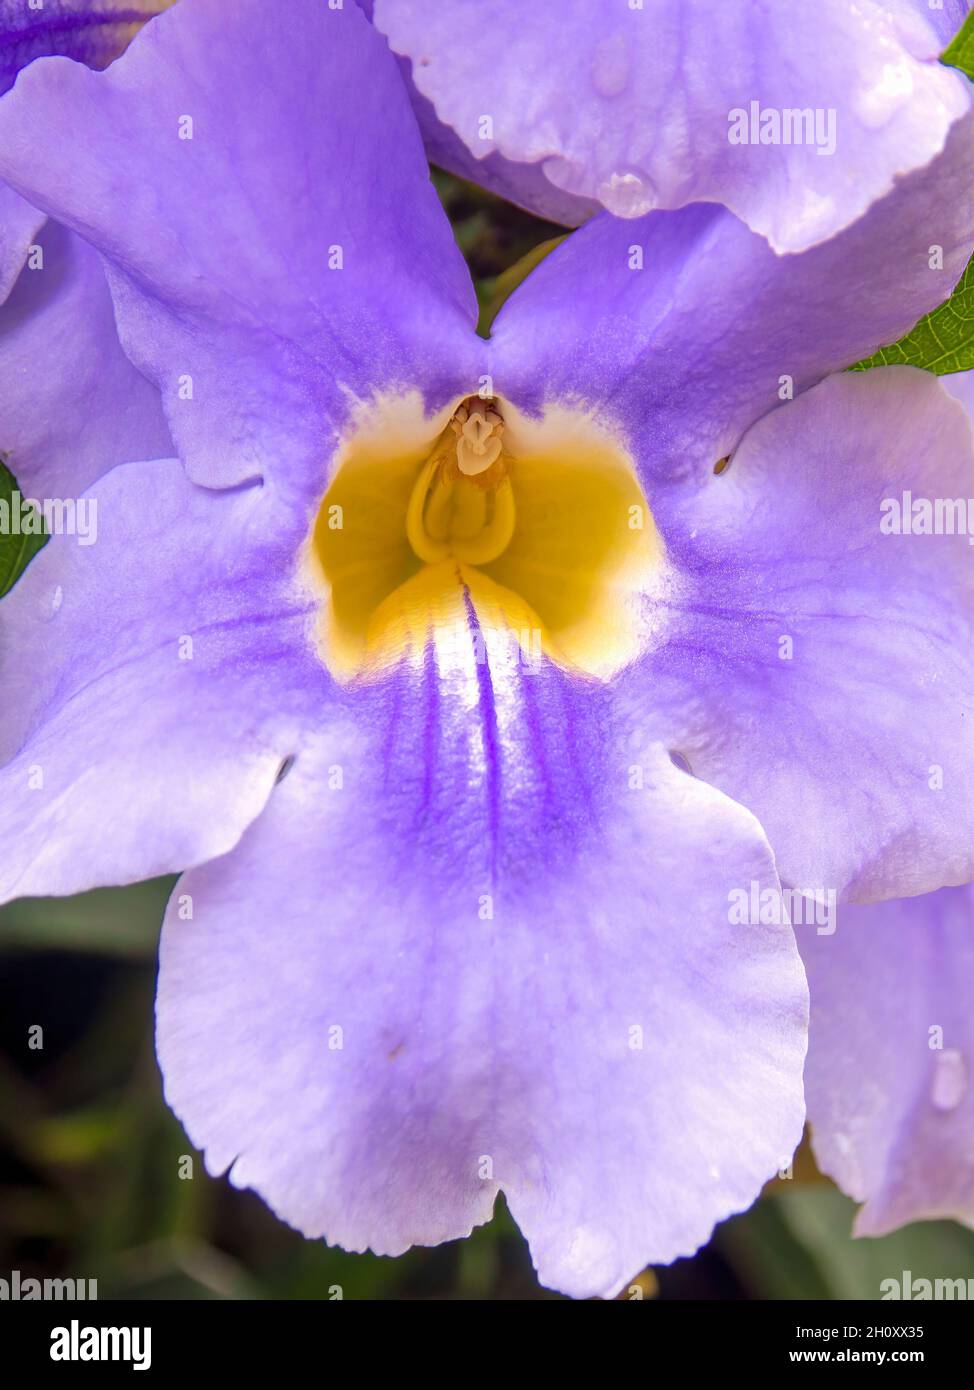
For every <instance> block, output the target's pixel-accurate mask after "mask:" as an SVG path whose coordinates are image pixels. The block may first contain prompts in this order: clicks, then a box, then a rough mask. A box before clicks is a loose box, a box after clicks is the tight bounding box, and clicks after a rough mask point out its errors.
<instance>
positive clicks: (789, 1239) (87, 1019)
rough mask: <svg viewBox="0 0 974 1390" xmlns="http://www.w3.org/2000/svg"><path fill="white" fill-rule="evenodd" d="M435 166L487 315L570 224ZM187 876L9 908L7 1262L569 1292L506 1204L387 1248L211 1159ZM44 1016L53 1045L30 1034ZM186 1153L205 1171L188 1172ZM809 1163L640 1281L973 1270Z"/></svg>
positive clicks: (0, 1183) (236, 1289)
mask: <svg viewBox="0 0 974 1390" xmlns="http://www.w3.org/2000/svg"><path fill="white" fill-rule="evenodd" d="M434 182H435V184H436V187H437V190H438V192H439V194H440V197H441V199H442V201H443V204H444V206H445V208H446V210H447V212H448V214H449V216H450V219H451V222H452V224H453V226H454V230H455V234H456V238H457V241H458V243H459V245H460V248H461V250H462V251H463V253H464V255H465V256H466V258H467V260H468V263H469V264H470V267H471V270H472V272H473V274H474V278H475V282H476V284H477V287H478V297H479V299H480V304H481V310H482V316H481V325H482V327H484V326H485V325H486V323H487V321H488V320H489V317H490V314H491V313H492V312H493V311H494V309H495V308H496V305H497V302H498V300H499V299H502V298H503V295H504V293H505V292H509V290H510V288H511V287H512V284H513V283H514V282H516V279H517V277H518V274H519V273H520V272H519V271H517V270H513V271H512V267H515V265H516V264H517V263H518V262H519V261H520V260H521V258H523V257H527V258H528V260H529V262H530V260H531V259H532V257H531V253H532V252H533V251H534V250H535V248H538V247H539V246H541V245H542V244H543V243H545V242H546V241H548V240H549V239H550V238H552V237H557V236H560V235H562V234H563V232H564V229H563V228H559V227H555V226H552V225H551V224H549V223H544V222H540V221H538V220H537V219H536V218H533V217H530V216H528V215H527V214H525V213H521V212H520V211H518V210H517V209H515V208H512V207H510V206H509V205H508V204H506V203H503V202H501V201H499V200H498V199H495V198H493V197H491V196H490V195H489V194H487V193H485V192H483V190H481V189H478V188H474V187H473V186H472V185H468V184H464V183H461V182H459V181H458V180H456V179H453V178H451V177H450V176H448V175H443V174H439V173H435V174H434ZM533 259H537V256H536V255H535V257H534V258H533ZM173 882H174V880H173V879H166V880H161V879H160V880H156V881H154V882H152V883H147V884H140V885H137V886H136V887H133V888H125V889H110V890H100V891H98V892H94V893H88V894H84V895H83V896H81V897H76V898H68V899H57V900H53V899H49V900H24V901H22V902H18V903H13V904H11V905H9V906H8V907H6V908H4V909H0V1277H8V1276H9V1272H10V1271H12V1270H14V1269H18V1270H20V1272H21V1276H22V1277H27V1276H28V1275H33V1276H36V1277H45V1276H47V1277H56V1276H60V1277H74V1278H97V1280H98V1291H99V1296H100V1297H101V1298H111V1297H124V1298H194V1299H195V1298H231V1299H233V1298H258V1299H315V1298H328V1297H329V1296H330V1290H331V1289H333V1288H334V1286H336V1285H337V1286H340V1287H341V1290H342V1293H343V1296H344V1297H345V1298H359V1299H361V1298H371V1299H549V1298H555V1297H556V1296H557V1295H554V1294H552V1293H550V1292H548V1291H546V1290H544V1289H542V1288H540V1287H539V1285H538V1284H537V1281H536V1279H535V1278H534V1274H533V1271H532V1268H531V1262H530V1259H529V1256H528V1253H527V1249H526V1246H525V1244H524V1242H523V1240H522V1239H521V1237H520V1235H519V1234H518V1232H517V1229H516V1228H515V1226H514V1224H513V1222H512V1221H511V1220H510V1217H509V1216H508V1214H507V1212H506V1210H504V1209H503V1208H502V1205H501V1204H499V1206H498V1211H497V1214H496V1215H495V1218H494V1220H493V1222H492V1223H491V1224H490V1225H489V1226H487V1227H484V1228H482V1229H481V1230H479V1231H478V1232H476V1233H475V1234H474V1236H473V1237H472V1238H471V1239H470V1240H468V1241H460V1242H453V1243H451V1244H448V1245H444V1246H440V1247H438V1248H436V1249H433V1250H414V1251H412V1252H411V1253H410V1254H408V1255H406V1256H404V1257H402V1258H401V1259H397V1260H391V1259H383V1258H377V1257H374V1256H368V1255H347V1254H345V1253H344V1252H342V1251H340V1250H329V1249H328V1248H327V1247H326V1246H325V1245H324V1244H322V1243H321V1242H320V1241H306V1240H304V1239H303V1238H302V1237H300V1236H298V1235H297V1234H295V1233H294V1232H293V1231H291V1230H289V1229H288V1228H287V1227H286V1226H283V1225H282V1224H281V1223H280V1222H278V1221H277V1220H276V1219H275V1218H274V1217H273V1216H272V1215H271V1213H270V1212H269V1211H268V1210H267V1208H266V1207H265V1206H264V1205H263V1203H262V1202H261V1201H260V1200H259V1199H258V1198H257V1197H256V1196H254V1195H253V1194H252V1193H248V1192H237V1191H235V1190H234V1189H233V1188H232V1187H230V1186H229V1184H228V1183H227V1182H226V1181H225V1179H218V1180H215V1179H211V1178H209V1177H208V1176H207V1175H206V1173H205V1172H204V1170H203V1167H202V1163H201V1161H200V1158H199V1155H196V1154H194V1151H193V1150H192V1148H191V1147H190V1146H189V1144H188V1141H187V1139H186V1137H185V1135H184V1134H183V1132H182V1129H181V1127H180V1125H179V1124H178V1122H177V1121H176V1120H175V1119H174V1118H173V1117H172V1115H171V1114H170V1113H169V1111H168V1110H167V1109H166V1106H165V1104H164V1103H163V1100H162V1086H161V1079H160V1076H159V1072H158V1068H157V1066H156V1062H155V1056H154V1052H153V1040H152V1010H153V993H154V986H155V969H156V967H155V956H156V944H157V939H158V932H159V924H160V921H161V918H162V912H163V908H164V905H165V902H166V898H167V896H168V893H169V891H170V889H171V886H172V883H173ZM37 1024H40V1025H41V1026H42V1027H43V1029H44V1046H43V1049H41V1050H32V1049H31V1048H30V1047H29V1046H28V1039H29V1036H30V1032H29V1030H30V1029H31V1027H32V1026H34V1025H37ZM619 1142H620V1143H624V1142H625V1136H624V1135H620V1136H619ZM186 1154H189V1155H192V1156H193V1158H194V1164H193V1176H192V1178H190V1179H185V1178H180V1177H179V1160H180V1157H181V1156H182V1155H186ZM794 1171H795V1177H794V1179H792V1180H790V1181H779V1182H776V1183H774V1184H772V1185H771V1187H770V1189H769V1190H768V1192H767V1193H766V1194H765V1196H764V1197H763V1198H762V1199H761V1200H760V1201H759V1202H758V1203H757V1204H756V1205H755V1206H754V1207H753V1208H752V1210H751V1211H750V1212H748V1213H746V1214H744V1215H743V1216H739V1217H737V1218H735V1219H733V1220H731V1221H729V1222H727V1223H725V1224H724V1225H723V1226H722V1227H721V1228H720V1229H719V1230H718V1231H717V1233H716V1234H715V1236H714V1238H713V1239H712V1241H711V1242H710V1244H709V1245H708V1246H707V1247H706V1248H705V1249H704V1250H702V1251H700V1252H699V1253H698V1254H697V1255H696V1256H695V1257H694V1258H693V1259H689V1260H680V1261H677V1263H675V1264H674V1265H671V1266H668V1267H666V1268H662V1269H658V1270H654V1271H648V1272H647V1273H646V1274H645V1275H644V1276H642V1277H641V1279H640V1281H639V1284H640V1288H641V1290H642V1291H643V1293H644V1295H645V1296H646V1297H657V1298H662V1299H666V1298H701V1299H707V1298H727V1299H765V1298H778V1299H801V1298H853V1299H875V1298H877V1297H878V1296H879V1292H880V1282H881V1280H882V1279H884V1278H887V1277H891V1276H893V1277H899V1276H900V1274H901V1272H902V1271H903V1270H905V1269H909V1270H911V1271H912V1273H913V1275H914V1278H921V1277H929V1278H934V1277H938V1278H974V1232H971V1231H968V1230H965V1229H964V1228H962V1227H960V1226H957V1225H954V1224H951V1223H947V1222H937V1223H925V1224H922V1225H917V1226H912V1227H909V1228H907V1229H905V1230H903V1231H900V1232H897V1233H896V1234H894V1235H891V1236H887V1237H885V1238H883V1239H881V1240H861V1241H853V1240H852V1239H851V1236H850V1228H851V1222H852V1214H853V1206H852V1203H851V1202H849V1201H847V1200H846V1199H845V1198H844V1197H842V1196H841V1195H840V1194H839V1193H837V1192H836V1191H835V1189H834V1188H833V1187H832V1186H831V1185H830V1184H829V1183H827V1182H825V1181H823V1180H822V1179H821V1178H820V1177H819V1176H818V1175H817V1173H816V1172H815V1169H814V1165H813V1163H812V1161H811V1159H810V1157H809V1155H808V1152H807V1150H803V1151H802V1152H801V1154H800V1155H799V1157H798V1159H797V1160H796V1164H795V1169H794ZM624 1296H625V1295H624Z"/></svg>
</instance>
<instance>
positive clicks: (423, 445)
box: [305, 393, 665, 680]
mask: <svg viewBox="0 0 974 1390" xmlns="http://www.w3.org/2000/svg"><path fill="white" fill-rule="evenodd" d="M440 418H441V421H442V423H441V424H440V425H439V426H438V427H437V426H436V425H435V424H434V426H433V428H432V430H431V427H430V422H429V418H428V417H427V416H426V415H425V413H424V410H423V405H422V401H421V399H420V397H419V395H418V393H410V394H409V395H407V396H388V397H385V398H380V399H379V400H378V401H376V402H372V403H370V404H369V405H367V406H366V405H363V406H362V407H361V409H360V414H359V415H358V418H357V419H356V421H355V424H354V427H353V428H352V429H351V430H350V431H349V434H348V436H347V438H346V440H345V442H344V444H343V446H342V448H341V449H340V451H339V455H338V459H337V463H336V468H335V471H334V474H333V478H332V482H331V484H330V486H329V488H328V491H327V492H326V493H325V496H324V498H323V499H322V502H321V505H320V507H319V510H318V514H317V517H316V520H315V524H314V528H313V530H312V533H311V536H310V538H309V545H308V548H307V551H306V553H305V560H306V564H307V566H308V569H307V571H306V575H307V581H308V582H310V584H311V586H312V588H313V590H314V591H315V592H316V593H317V594H318V595H319V596H320V599H321V603H320V618H319V621H318V625H317V629H316V632H315V641H316V645H317V649H318V652H319V655H320V656H321V659H322V660H323V661H324V663H325V664H326V665H327V666H328V668H329V669H330V670H331V671H332V673H333V674H334V675H335V676H336V677H337V678H338V679H340V680H351V679H377V678H379V677H380V676H381V675H382V674H383V672H385V671H387V670H389V669H390V668H391V667H392V666H394V665H396V664H398V663H399V662H401V661H403V660H408V661H412V662H415V663H422V662H424V661H425V660H427V658H428V653H429V651H430V647H431V645H432V647H433V649H434V651H435V654H436V659H437V661H440V662H444V661H445V662H459V661H461V660H466V659H467V658H466V657H464V656H463V653H467V656H469V652H470V646H471V634H472V632H473V631H474V629H476V634H475V635H478V634H479V636H480V637H482V638H484V640H485V641H487V645H488V646H490V644H491V643H493V650H495V651H496V650H499V648H500V644H501V642H502V641H503V642H506V643H508V645H509V646H510V645H513V647H514V648H516V649H519V650H520V651H521V653H522V654H523V653H524V652H525V651H529V652H530V654H531V656H532V657H536V656H540V655H542V654H543V655H544V656H545V657H547V658H548V659H549V660H551V661H553V662H555V663H557V664H559V665H561V666H563V667H565V668H567V669H573V670H576V671H578V672H580V673H582V674H584V675H588V676H594V677H597V678H601V679H606V678H608V677H609V676H611V675H613V674H615V672H616V671H618V670H619V669H620V668H621V667H623V666H624V665H626V664H627V663H628V662H630V661H632V660H633V659H634V658H635V657H636V656H637V655H638V654H639V653H640V652H641V651H642V650H644V649H645V647H646V645H647V642H648V640H649V635H650V634H649V628H650V625H651V617H652V612H653V604H652V602H651V599H652V596H653V594H654V593H655V592H656V591H657V590H658V589H659V587H660V585H661V584H662V583H663V582H664V570H665V566H664V565H663V564H662V559H663V555H662V546H661V542H660V539H659V535H658V532H657V530H656V527H655V524H654V522H653V518H652V515H651V513H650V510H649V507H648V505H647V503H646V499H645V497H644V496H643V494H642V491H641V489H640V487H639V483H638V481H637V479H636V476H635V471H634V469H633V467H632V464H631V462H630V460H629V458H628V456H627V455H626V453H625V451H624V449H623V448H622V447H621V445H620V444H619V442H618V440H617V439H616V438H615V437H614V436H613V435H611V434H609V433H607V432H606V431H605V430H604V429H603V428H602V427H601V426H599V425H597V424H596V423H595V422H594V421H593V420H592V419H591V418H590V417H588V416H587V415H584V414H582V413H580V412H577V411H574V410H570V409H567V408H564V407H549V408H548V410H547V411H546V412H545V414H544V416H543V417H541V418H540V419H534V418H531V417H528V416H525V415H522V414H521V412H520V411H518V410H516V409H515V408H514V407H513V406H512V405H510V404H509V403H502V402H501V401H500V400H493V399H492V400H486V401H485V400H481V399H479V398H478V397H475V396H469V397H467V398H466V399H465V400H462V401H460V402H459V403H457V404H456V405H455V406H454V407H453V408H452V409H451V411H450V413H449V415H448V417H447V418H446V419H445V420H444V419H443V417H442V416H441V417H440ZM451 644H455V645H451Z"/></svg>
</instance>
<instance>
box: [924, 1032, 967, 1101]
mask: <svg viewBox="0 0 974 1390" xmlns="http://www.w3.org/2000/svg"><path fill="white" fill-rule="evenodd" d="M966 1094H967V1066H966V1064H965V1062H964V1058H963V1056H962V1054H961V1053H960V1052H958V1051H957V1049H956V1048H955V1047H950V1048H947V1050H946V1051H945V1052H940V1053H938V1055H937V1060H936V1062H935V1063H934V1068H933V1080H932V1082H931V1084H930V1099H931V1101H932V1102H933V1104H934V1105H935V1106H936V1108H937V1109H938V1110H956V1108H957V1106H958V1105H960V1103H961V1101H962V1100H963V1099H964V1096H965V1095H966Z"/></svg>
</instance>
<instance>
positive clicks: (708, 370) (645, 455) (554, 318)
mask: <svg viewBox="0 0 974 1390" xmlns="http://www.w3.org/2000/svg"><path fill="white" fill-rule="evenodd" d="M972 183H974V116H971V117H969V118H967V119H966V120H964V121H962V122H961V123H960V124H959V125H958V126H956V127H955V129H954V130H953V131H952V132H951V135H950V139H949V142H948V148H947V150H946V152H945V153H944V154H943V155H942V156H941V157H940V158H939V159H937V160H935V161H934V163H933V164H932V165H931V166H930V167H929V168H928V169H925V170H922V171H920V172H918V173H915V174H912V175H910V176H909V177H908V178H906V179H904V180H903V181H902V182H901V183H900V184H899V185H898V187H897V188H896V190H895V191H894V192H893V193H891V194H890V195H889V196H888V197H886V198H884V199H883V200H882V201H881V202H880V203H878V204H877V205H876V206H875V207H874V208H872V210H871V211H870V212H869V213H868V214H867V215H866V216H865V217H864V218H862V219H861V220H860V221H859V222H858V223H857V224H856V225H855V226H854V227H852V228H850V230H848V231H847V232H844V233H843V234H842V235H840V236H837V237H835V238H834V239H833V240H832V241H830V242H829V243H828V244H827V245H825V246H821V247H818V248H817V249H815V250H813V251H810V252H808V253H806V254H805V255H803V256H800V257H784V258H782V257H778V256H775V255H774V254H773V252H771V251H770V250H769V249H768V247H767V245H766V244H765V243H764V242H763V241H762V240H761V238H760V237H757V236H755V235H754V234H753V233H751V232H749V231H748V230H747V228H745V227H744V226H742V225H741V223H740V222H738V221H737V219H736V218H735V217H733V216H731V214H730V213H728V212H725V211H723V210H721V209H718V208H707V207H693V208H687V209H685V210H684V211H682V212H676V213H657V214H654V215H651V216H649V217H646V218H644V219H642V220H640V221H636V222H623V221H620V220H619V219H618V218H614V217H609V216H601V217H598V218H596V219H594V220H593V221H592V222H590V223H589V224H588V225H587V226H586V227H583V228H582V229H581V230H580V231H578V232H576V233H575V234H574V235H573V236H571V237H569V239H568V240H567V242H565V243H564V244H563V245H561V246H560V247H558V248H557V249H556V250H555V251H554V252H553V253H552V254H551V255H550V256H548V257H547V258H546V259H545V260H544V261H543V262H542V263H541V265H540V266H539V267H538V269H537V270H535V271H534V272H533V274H532V275H530V276H529V277H528V279H527V280H526V281H525V282H524V283H523V284H522V285H521V286H520V287H519V288H518V289H517V290H516V291H515V293H514V295H513V296H512V297H511V299H510V300H509V301H508V303H507V304H506V305H505V307H504V309H503V310H502V311H501V313H500V315H499V317H498V319H497V321H496V323H495V325H494V329H493V334H492V338H491V348H492V372H493V376H494V385H495V389H496V390H497V391H499V392H501V393H502V394H504V395H506V396H508V397H510V398H511V399H513V400H514V401H515V402H516V403H517V404H519V405H524V406H527V407H529V408H535V409H539V408H540V407H541V406H542V405H543V404H544V403H545V402H549V401H552V400H555V401H557V400H577V401H579V402H581V403H583V404H588V405H589V406H590V407H593V408H596V409H598V410H599V411H600V412H601V413H603V414H604V415H607V416H609V417H610V418H614V419H615V420H616V421H618V423H619V425H620V427H621V428H622V429H623V430H624V431H625V432H626V434H627V435H628V437H629V441H630V448H631V450H632V451H633V453H634V454H635V456H636V460H637V463H638V465H639V467H640V469H641V470H642V472H643V473H644V475H650V474H652V475H657V476H663V477H677V476H694V475H696V476H700V475H701V474H709V472H710V469H711V468H712V467H713V465H714V463H715V462H716V461H717V460H718V459H720V458H722V457H723V456H724V455H726V454H728V453H730V452H731V450H732V449H734V448H735V447H736V445H737V444H738V443H739V441H740V439H741V436H742V435H743V433H744V431H745V430H746V429H748V427H749V426H750V425H752V424H753V423H754V421H755V420H756V419H757V418H758V417H759V416H761V415H763V414H764V413H765V412H766V411H768V410H770V409H772V408H773V407H774V406H776V405H777V404H778V403H779V402H780V400H782V399H785V396H784V395H783V394H782V392H787V391H788V390H789V389H791V390H793V392H794V394H796V395H797V394H798V393H799V392H800V391H802V390H803V389H805V388H807V387H808V386H810V385H813V384H814V383H815V382H817V381H819V380H821V378H822V377H823V376H825V375H826V374H827V373H828V372H830V371H836V370H838V369H841V368H843V367H846V366H848V365H849V364H850V363H851V362H855V361H856V360H857V359H859V358H860V357H864V356H866V355H867V354H868V353H870V352H872V351H874V350H875V348H877V347H878V346H880V345H881V344H883V343H889V342H893V341H895V340H896V339H897V338H899V337H900V336H901V335H902V334H903V333H905V332H906V331H907V330H908V329H910V328H912V327H913V325H914V323H915V322H916V321H917V319H919V318H920V317H921V316H922V315H923V314H925V313H927V312H928V311H929V310H930V309H933V308H935V307H936V305H938V304H939V303H941V302H942V301H943V300H944V299H946V298H947V296H948V294H949V293H950V290H951V288H952V286H953V285H954V283H955V282H956V280H957V279H958V278H959V277H960V275H961V273H962V272H963V270H964V268H965V266H966V264H967V261H968V259H969V257H970V254H971V251H972V249H974V203H972V200H971V198H970V188H971V186H972ZM938 248H939V250H938ZM932 266H941V267H942V268H939V269H936V268H931V267H932ZM789 384H790V385H789Z"/></svg>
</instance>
